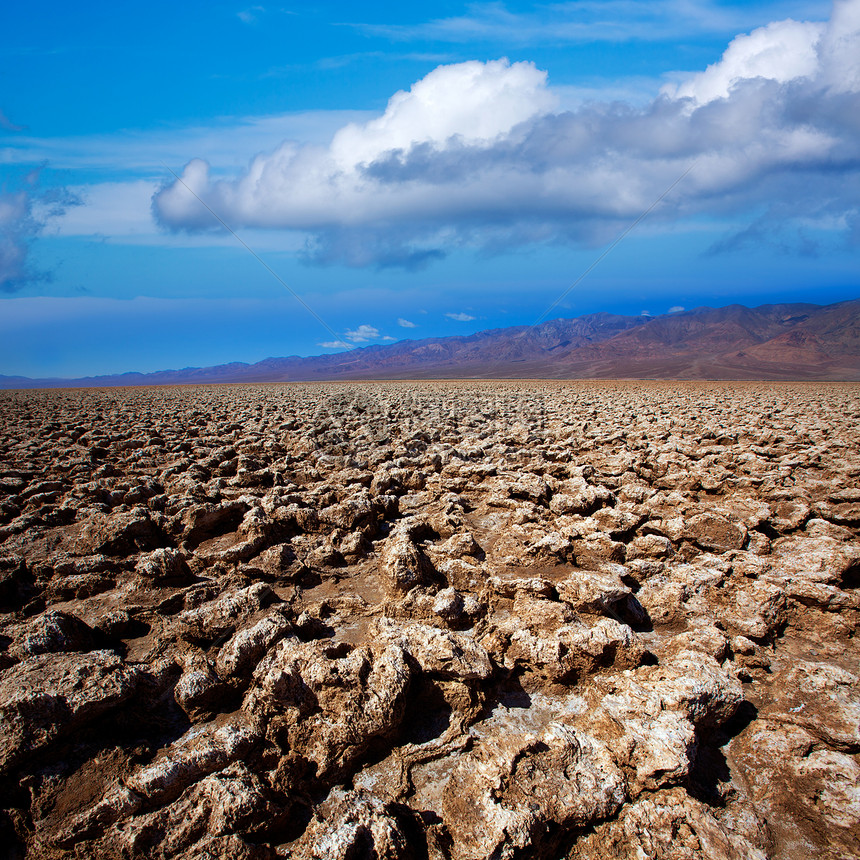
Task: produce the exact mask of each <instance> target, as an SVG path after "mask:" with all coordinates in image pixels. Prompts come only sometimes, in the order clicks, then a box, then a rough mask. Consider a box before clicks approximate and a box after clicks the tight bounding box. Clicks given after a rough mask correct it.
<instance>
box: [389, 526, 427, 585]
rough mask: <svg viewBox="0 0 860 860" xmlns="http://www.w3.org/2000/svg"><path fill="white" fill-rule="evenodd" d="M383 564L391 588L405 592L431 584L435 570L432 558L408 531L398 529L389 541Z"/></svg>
mask: <svg viewBox="0 0 860 860" xmlns="http://www.w3.org/2000/svg"><path fill="white" fill-rule="evenodd" d="M382 563H383V566H384V570H385V573H386V578H387V584H388V588H389V590H390V591H391V592H392V593H393V594H403V593H405V592H408V591H410V590H411V589H413V588H416V587H417V586H425V585H431V584H432V583H433V581H434V571H433V566H432V565H431V563H430V560H429V559H428V558H427V556H426V555H425V554H424V552H422V550H421V548H420V547H418V546H417V545H416V544H415V543H414V541H413V539H412V537H411V536H410V535H409V533H408V532H407V531H396V532H395V533H394V534H393V535H392V536H391V538H389V540H388V541H387V544H386V548H385V551H384V553H383V562H382Z"/></svg>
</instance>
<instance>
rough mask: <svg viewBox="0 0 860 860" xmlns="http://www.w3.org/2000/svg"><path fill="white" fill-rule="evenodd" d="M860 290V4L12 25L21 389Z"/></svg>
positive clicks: (240, 13) (591, 1)
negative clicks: (55, 380)
mask: <svg viewBox="0 0 860 860" xmlns="http://www.w3.org/2000/svg"><path fill="white" fill-rule="evenodd" d="M646 213H647V214H646ZM643 215H644V216H645V217H644V218H643V217H641V216H643ZM640 218H641V220H639V219H640ZM634 224H635V226H634V227H633V229H632V230H630V231H629V233H626V235H625V231H628V229H629V228H630V227H631V225H634ZM622 235H623V236H624V238H623V239H622V241H621V242H619V243H618V244H617V245H615V246H614V247H612V250H611V251H610V252H609V253H608V254H607V255H606V256H605V257H604V258H603V259H600V262H599V263H598V265H597V266H595V267H594V268H593V269H591V270H590V271H588V274H587V275H586V276H585V277H584V278H581V276H582V275H583V273H584V272H586V271H587V270H589V267H591V266H592V264H593V263H594V262H595V261H596V260H598V259H599V258H600V257H601V255H603V254H604V252H605V251H606V250H607V249H608V248H610V247H611V246H612V243H613V242H615V241H616V240H617V239H618V238H619V237H620V236H622ZM571 287H573V289H571ZM858 297H860V0H836V2H835V3H831V2H819V0H767V2H743V3H742V2H723V0H557V2H549V3H531V2H520V0H511V2H474V3H464V2H453V0H434V2H432V3H428V2H425V0H416V2H413V3H411V4H400V3H393V2H375V0H368V2H365V3H362V4H355V3H345V2H327V3H298V4H291V3H287V4H286V5H277V6H275V5H269V4H267V3H266V4H264V5H244V4H242V3H234V4H230V3H222V2H214V3H213V2H205V3H204V2H193V0H191V2H183V3H178V4H177V3H169V4H168V3H165V2H162V0H149V2H147V3H139V2H134V0H131V2H127V3H122V4H117V3H113V2H111V3H108V2H86V3H82V4H69V3H59V2H39V0H34V2H31V3H29V4H22V3H17V4H4V6H3V9H2V11H0V374H4V375H23V376H41V377H44V376H59V377H77V376H83V375H94V374H103V373H114V372H122V371H127V370H138V371H152V370H159V369H168V368H181V367H187V366H208V365H213V364H218V363H224V362H229V361H246V362H254V361H259V360H261V359H263V358H266V357H269V356H286V355H316V354H322V353H330V352H337V351H341V350H344V349H348V348H354V347H356V346H367V345H370V344H383V343H390V342H394V341H397V340H402V339H404V338H413V339H417V338H422V337H439V336H445V335H452V334H471V333H473V332H475V331H479V330H483V329H489V328H497V327H503V326H509V325H521V324H531V323H534V322H535V321H537V320H539V319H542V318H544V317H547V318H553V317H558V316H579V315H581V314H585V313H592V312H595V311H611V312H614V313H624V314H661V313H669V312H677V311H678V310H680V309H684V308H686V309H691V308H695V307H699V306H703V305H710V306H721V305H726V304H730V303H734V302H738V303H741V304H745V305H748V306H755V305H759V304H765V303H770V302H783V301H803V302H814V303H818V304H826V303H830V302H836V301H842V300H847V299H853V298H858Z"/></svg>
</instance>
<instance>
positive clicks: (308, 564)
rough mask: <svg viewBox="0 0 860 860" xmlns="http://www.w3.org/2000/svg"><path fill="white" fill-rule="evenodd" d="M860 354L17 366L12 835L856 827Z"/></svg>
mask: <svg viewBox="0 0 860 860" xmlns="http://www.w3.org/2000/svg"><path fill="white" fill-rule="evenodd" d="M858 428H860V385H858V384H839V383H815V384H810V383H802V384H801V383H797V384H794V383H766V384H765V383H704V382H702V383H699V382H689V383H671V382H636V383H628V382H606V381H601V382H530V381H520V382H518V381H511V380H506V381H474V382H472V381H461V382H454V381H446V382H421V383H414V382H400V383H384V382H380V383H353V384H342V383H338V384H287V385H240V386H213V387H175V388H135V389H99V390H63V391H44V390H40V391H4V392H0V796H2V804H0V805H2V807H3V811H2V813H0V844H2V845H4V846H5V849H4V850H5V851H6V852H7V854H6V856H9V857H11V858H51V860H54V858H56V860H60V858H180V857H181V858H189V860H190V858H200V860H202V858H225V860H226V858H230V860H268V858H278V857H284V858H286V857H292V858H296V860H306V858H307V860H309V858H320V860H323V858H325V860H348V858H350V860H358V858H379V860H383V859H384V860H406V858H427V860H440V858H450V860H486V858H496V860H503V858H547V860H550V858H552V860H564V858H567V860H587V859H588V860H591V858H595V860H596V858H604V860H611V858H631V860H632V858H636V860H643V858H648V860H650V858H667V860H669V858H671V860H699V858H701V860H729V858H750V859H751V860H757V859H758V858H760V859H761V860H764V858H774V860H777V859H778V860H789V858H790V860H794V859H795V858H798V860H799V858H807V857H817V858H821V860H837V858H840V860H842V858H856V857H858V856H860V645H858V639H857V635H856V634H857V630H858V621H860V599H859V598H858V587H860V541H858V529H860V480H858V479H860V432H858Z"/></svg>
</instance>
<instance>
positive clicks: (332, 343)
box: [317, 340, 349, 349]
mask: <svg viewBox="0 0 860 860" xmlns="http://www.w3.org/2000/svg"><path fill="white" fill-rule="evenodd" d="M317 346H321V347H323V348H324V349H349V344H348V343H346V341H343V340H324V341H323V342H322V343H318V344H317Z"/></svg>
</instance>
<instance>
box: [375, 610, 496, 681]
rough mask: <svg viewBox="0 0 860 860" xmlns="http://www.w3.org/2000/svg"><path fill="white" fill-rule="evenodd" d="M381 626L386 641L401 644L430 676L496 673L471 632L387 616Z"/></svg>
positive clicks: (479, 678) (482, 677) (475, 678)
mask: <svg viewBox="0 0 860 860" xmlns="http://www.w3.org/2000/svg"><path fill="white" fill-rule="evenodd" d="M378 629H379V636H380V638H381V639H382V640H383V641H388V642H392V643H394V644H395V645H397V646H398V647H399V648H401V649H402V650H403V652H404V653H405V654H407V655H408V656H409V657H411V658H412V659H413V660H414V661H415V663H416V664H417V665H418V667H419V668H420V670H421V671H422V672H425V673H427V674H429V675H432V676H435V677H438V678H452V679H457V680H460V681H483V680H487V679H488V678H490V677H491V676H492V674H493V664H492V662H491V660H490V656H489V654H487V652H486V650H485V649H484V648H483V647H481V645H479V644H478V643H477V642H474V641H473V640H472V637H471V636H470V635H469V634H467V633H452V632H451V631H448V630H439V629H438V628H437V627H429V626H427V625H426V624H409V625H408V626H406V625H404V626H401V625H398V624H395V623H392V622H390V621H387V620H386V619H384V618H383V619H380V621H379V624H378Z"/></svg>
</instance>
